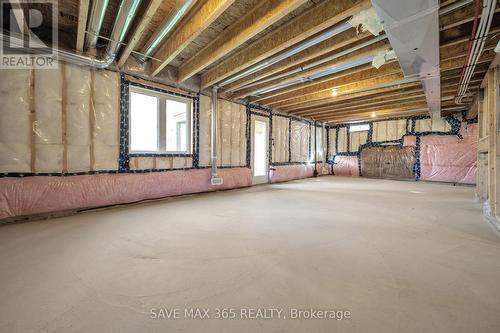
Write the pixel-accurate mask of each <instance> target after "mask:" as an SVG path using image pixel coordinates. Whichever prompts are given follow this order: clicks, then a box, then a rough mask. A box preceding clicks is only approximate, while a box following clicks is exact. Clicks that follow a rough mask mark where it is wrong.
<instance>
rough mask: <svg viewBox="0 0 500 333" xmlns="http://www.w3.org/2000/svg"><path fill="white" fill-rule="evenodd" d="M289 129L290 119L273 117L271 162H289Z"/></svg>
mask: <svg viewBox="0 0 500 333" xmlns="http://www.w3.org/2000/svg"><path fill="white" fill-rule="evenodd" d="M289 129H290V119H289V118H287V117H282V116H277V115H273V130H272V134H273V135H272V136H273V137H272V149H273V150H272V157H273V158H272V162H273V163H286V162H289V144H290V142H289V140H288V138H289V136H288V135H289Z"/></svg>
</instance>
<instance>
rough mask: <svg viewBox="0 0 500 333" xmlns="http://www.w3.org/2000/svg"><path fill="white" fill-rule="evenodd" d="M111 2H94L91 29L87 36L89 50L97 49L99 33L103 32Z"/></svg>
mask: <svg viewBox="0 0 500 333" xmlns="http://www.w3.org/2000/svg"><path fill="white" fill-rule="evenodd" d="M108 3H109V0H94V1H92V8H91V9H90V18H89V27H88V33H87V36H86V41H85V45H86V46H87V48H90V49H95V47H96V45H97V40H98V39H99V32H100V31H101V27H102V22H103V20H104V14H106V9H107V8H108Z"/></svg>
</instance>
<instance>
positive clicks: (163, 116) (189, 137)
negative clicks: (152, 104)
mask: <svg viewBox="0 0 500 333" xmlns="http://www.w3.org/2000/svg"><path fill="white" fill-rule="evenodd" d="M128 92H129V96H130V97H129V101H128V117H129V119H130V120H131V119H132V118H131V114H132V93H139V94H143V95H148V96H152V97H156V98H157V99H158V110H157V112H158V129H157V130H158V137H157V141H158V143H157V145H158V150H157V151H139V150H132V149H131V141H132V132H131V130H132V126H129V128H128V154H129V156H192V155H193V147H192V143H193V100H192V99H191V98H187V97H180V96H176V95H171V94H169V93H166V92H159V91H156V90H152V89H148V88H143V87H137V86H133V85H129V87H128ZM167 100H171V101H176V102H180V103H184V104H186V107H187V112H186V113H187V114H186V150H185V151H180V150H175V151H169V150H167Z"/></svg>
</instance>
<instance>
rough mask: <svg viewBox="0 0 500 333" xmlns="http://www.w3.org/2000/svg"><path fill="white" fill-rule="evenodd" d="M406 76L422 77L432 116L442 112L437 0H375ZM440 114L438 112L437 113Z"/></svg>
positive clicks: (373, 1) (438, 115) (373, 0)
mask: <svg viewBox="0 0 500 333" xmlns="http://www.w3.org/2000/svg"><path fill="white" fill-rule="evenodd" d="M372 5H373V7H374V8H375V10H376V11H377V14H378V16H379V18H380V20H381V21H382V22H384V23H383V25H384V30H385V32H386V34H387V36H388V38H389V41H390V42H391V45H392V47H393V49H394V51H395V52H396V55H397V58H398V60H399V63H400V65H401V69H402V70H403V73H404V74H405V77H417V78H419V79H420V80H421V81H422V85H423V87H424V92H425V97H426V101H427V105H428V107H429V109H430V111H431V113H432V114H433V119H437V118H439V117H440V115H441V82H440V69H439V3H438V0H372ZM435 115H437V116H435Z"/></svg>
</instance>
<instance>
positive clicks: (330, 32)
mask: <svg viewBox="0 0 500 333" xmlns="http://www.w3.org/2000/svg"><path fill="white" fill-rule="evenodd" d="M471 1H473V0H462V1H459V2H456V3H454V4H452V5H449V6H446V7H444V8H442V9H440V11H439V13H440V14H446V13H449V12H451V11H454V10H456V9H458V8H461V7H463V6H465V5H467V4H468V3H470V2H471ZM349 28H352V25H351V24H349V23H348V22H347V21H346V22H344V23H340V24H337V25H334V26H333V27H331V28H330V29H327V30H325V31H323V32H322V33H321V34H319V35H318V36H316V37H314V38H312V39H310V40H306V41H303V42H301V43H299V44H297V45H296V46H293V47H291V48H290V49H288V50H287V51H285V52H283V53H281V54H278V55H276V56H274V57H271V58H270V59H266V60H263V61H261V62H259V63H257V64H255V65H253V66H250V67H248V68H247V69H246V70H244V71H242V72H240V73H238V74H236V75H234V76H232V77H229V78H228V79H226V80H223V81H222V82H220V83H219V86H220V87H223V86H225V85H228V84H229V83H232V82H234V81H237V80H239V79H241V78H242V77H244V76H247V75H250V74H252V73H255V72H257V71H260V70H262V69H264V68H266V67H269V66H271V65H274V64H275V63H277V62H279V61H281V60H284V59H286V58H288V57H291V56H292V55H294V54H297V53H298V52H300V51H302V50H305V49H306V48H309V47H311V46H313V45H316V44H318V43H320V42H322V41H324V40H327V39H328V38H331V37H333V36H335V35H337V34H339V33H342V32H344V31H346V30H348V29H349ZM385 38H387V36H386V35H381V36H378V37H376V38H374V39H372V40H371V42H370V41H368V42H365V43H367V44H366V45H370V44H372V43H375V42H377V41H379V40H383V39H385ZM363 44H364V43H363ZM366 45H364V46H366ZM364 46H361V47H364ZM355 47H356V46H355ZM355 47H353V48H355ZM346 52H347V50H346ZM350 52H353V51H350ZM333 57H335V55H334V56H333ZM324 59H325V60H324V61H322V60H320V61H319V62H318V63H321V62H325V61H329V60H332V59H335V58H331V59H330V57H328V58H324ZM316 65H318V64H315V65H313V64H311V65H310V66H316ZM299 71H300V69H298V70H294V71H289V72H287V73H285V74H281V76H276V77H274V78H279V77H282V76H285V75H291V74H294V73H297V72H299ZM269 80H271V79H265V80H261V81H260V82H259V83H264V82H267V81H269ZM255 84H257V83H251V84H248V85H246V86H244V87H241V88H238V89H242V88H246V87H250V86H251V85H255ZM229 91H231V90H229Z"/></svg>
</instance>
